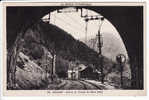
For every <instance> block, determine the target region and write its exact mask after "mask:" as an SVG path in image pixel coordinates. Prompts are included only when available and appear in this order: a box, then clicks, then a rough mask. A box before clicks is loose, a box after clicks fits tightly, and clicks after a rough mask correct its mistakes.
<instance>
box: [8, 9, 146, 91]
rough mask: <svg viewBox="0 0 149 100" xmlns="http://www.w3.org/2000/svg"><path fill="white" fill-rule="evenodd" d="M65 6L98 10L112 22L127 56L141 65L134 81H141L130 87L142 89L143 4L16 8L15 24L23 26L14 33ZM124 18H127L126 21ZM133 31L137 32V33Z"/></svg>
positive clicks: (25, 28)
mask: <svg viewBox="0 0 149 100" xmlns="http://www.w3.org/2000/svg"><path fill="white" fill-rule="evenodd" d="M21 7H23V6H21ZM67 7H77V8H86V9H90V10H93V11H95V12H97V13H98V11H99V12H100V14H102V15H103V16H104V17H105V18H106V19H108V21H110V22H111V23H112V24H113V26H114V27H115V28H116V29H117V31H118V32H119V33H120V36H121V38H122V40H123V42H124V44H125V47H126V50H127V52H128V56H129V58H130V60H131V61H132V62H135V60H136V61H138V62H137V65H139V66H140V67H141V68H140V73H141V76H139V77H140V78H139V79H141V80H135V81H141V83H138V85H139V86H137V84H136V83H134V87H132V89H143V87H144V85H143V84H144V78H143V75H144V74H143V73H144V72H143V66H144V62H143V59H144V55H143V54H144V53H143V42H144V41H143V36H144V35H143V6H136V7H134V6H122V8H121V7H120V8H119V7H118V6H116V7H114V8H112V9H110V7H111V6H81V7H80V6H66V7H61V6H52V7H47V6H43V7H39V6H37V7H31V8H30V7H28V8H27V7H23V8H26V9H17V11H18V13H19V16H18V20H17V21H18V23H17V24H19V25H20V24H21V25H22V26H23V28H22V26H21V25H20V27H19V28H17V29H16V30H17V31H16V30H15V32H14V34H16V35H17V33H18V31H19V30H20V31H23V32H25V31H26V30H27V28H28V27H29V26H31V25H32V24H34V23H35V22H36V21H38V20H39V19H40V18H41V16H44V15H45V14H46V13H49V12H51V11H54V10H56V9H62V8H67ZM112 7H113V6H112ZM125 7H126V9H124V8H125ZM18 8H19V7H18ZM118 8H119V9H118ZM133 8H135V9H133ZM30 9H31V10H30ZM99 9H100V10H99ZM110 10H111V12H112V14H111V15H110V14H108V13H109V11H110ZM111 12H110V13H111ZM117 12H118V13H117ZM28 13H30V14H28ZM26 14H28V15H26ZM136 14H138V15H137V17H136V16H135V15H136ZM23 15H24V16H23ZM119 15H121V16H119ZM126 15H127V16H128V17H127V16H126ZM35 16H36V17H35ZM112 16H113V17H112ZM26 17H28V19H26ZM118 17H121V18H118ZM20 18H21V19H24V20H23V21H20ZM125 18H126V19H127V21H126V19H125ZM7 19H9V18H8V17H7ZM10 19H11V18H10ZM122 19H124V20H125V21H122ZM9 21H10V20H9ZM9 21H7V22H9ZM127 22H128V23H127ZM119 24H121V25H119ZM127 24H130V25H131V26H130V27H131V28H133V29H130V30H128V29H129V27H128V25H127ZM135 24H136V25H135ZM132 25H134V26H132ZM16 26H17V25H16ZM122 27H123V28H122ZM7 28H8V27H7ZM126 29H127V30H126ZM121 31H122V32H125V31H127V34H126V33H124V34H123V33H122V32H121ZM7 33H10V32H7ZM12 33H13V32H12ZM121 33H122V34H121ZM130 33H133V34H132V35H130ZM135 33H137V35H136V34H135ZM134 34H135V35H136V36H135V37H134ZM7 38H9V37H7ZM7 42H8V41H7ZM131 42H132V43H131ZM13 43H14V42H13ZM136 44H138V45H136ZM8 45H9V44H8ZM9 46H10V45H9ZM9 46H8V47H9ZM134 56H136V58H134ZM133 68H134V67H132V68H131V70H133Z"/></svg>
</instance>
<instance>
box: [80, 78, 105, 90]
mask: <svg viewBox="0 0 149 100" xmlns="http://www.w3.org/2000/svg"><path fill="white" fill-rule="evenodd" d="M79 81H80V82H81V83H83V82H85V83H87V84H91V85H92V86H94V87H96V88H97V89H100V90H102V89H101V87H99V86H98V85H96V84H94V83H92V82H89V81H86V80H79ZM85 83H83V84H85Z"/></svg>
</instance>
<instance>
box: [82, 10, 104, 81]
mask: <svg viewBox="0 0 149 100" xmlns="http://www.w3.org/2000/svg"><path fill="white" fill-rule="evenodd" d="M81 16H82V17H84V18H85V22H86V23H88V21H90V20H99V21H101V23H100V25H99V30H98V34H97V37H98V57H99V59H100V61H99V62H100V65H101V66H100V70H101V82H102V83H104V74H103V57H102V50H101V49H102V46H103V41H102V36H101V26H102V24H103V21H104V17H103V16H100V15H94V16H88V15H86V16H83V14H82V11H81ZM86 34H87V26H86ZM86 42H87V40H86Z"/></svg>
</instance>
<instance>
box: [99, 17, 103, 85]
mask: <svg viewBox="0 0 149 100" xmlns="http://www.w3.org/2000/svg"><path fill="white" fill-rule="evenodd" d="M100 20H101V24H100V26H99V30H98V50H99V52H98V56H99V59H100V65H101V66H100V70H101V83H104V74H103V68H104V67H103V56H102V50H101V49H102V46H103V41H102V37H101V25H102V23H103V21H104V17H101V18H100Z"/></svg>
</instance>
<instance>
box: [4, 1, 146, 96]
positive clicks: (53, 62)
mask: <svg viewBox="0 0 149 100" xmlns="http://www.w3.org/2000/svg"><path fill="white" fill-rule="evenodd" d="M145 11H146V6H145V3H143V2H142V3H137V2H136V3H116V2H115V3H103V2H102V3H100V2H61V3H56V2H51V3H50V2H40V3H39V2H34V3H33V2H32V3H31V2H3V37H4V50H3V52H4V55H3V56H4V57H3V58H4V59H3V61H4V66H3V93H4V95H7V96H53V95H54V96H63V95H72V96H74V95H86V96H87V95H95V96H108V95H110V96H111V95H112V96H116V95H117V96H118V95H123V96H127V95H129V96H144V95H146V59H145V52H146V50H145V38H144V37H145V35H146V30H145V28H146V24H145V20H146V17H145V16H146V15H145Z"/></svg>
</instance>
